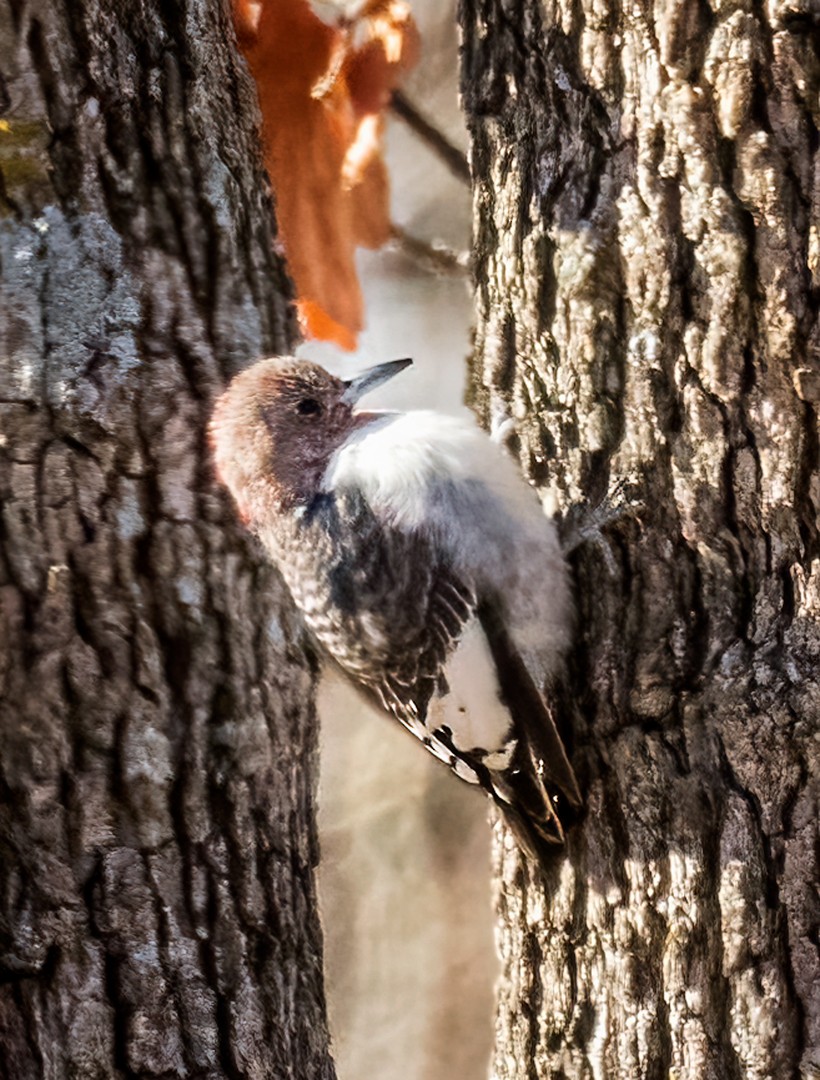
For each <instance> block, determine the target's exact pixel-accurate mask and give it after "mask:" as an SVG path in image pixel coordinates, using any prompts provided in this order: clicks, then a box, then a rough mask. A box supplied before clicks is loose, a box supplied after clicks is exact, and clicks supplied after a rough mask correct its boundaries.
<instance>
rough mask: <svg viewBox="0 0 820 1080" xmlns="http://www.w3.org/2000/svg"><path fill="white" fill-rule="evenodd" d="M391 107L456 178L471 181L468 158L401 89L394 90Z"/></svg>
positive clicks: (467, 182) (466, 181)
mask: <svg viewBox="0 0 820 1080" xmlns="http://www.w3.org/2000/svg"><path fill="white" fill-rule="evenodd" d="M390 108H391V109H392V110H393V112H394V113H395V114H396V116H398V117H399V118H400V119H401V120H403V121H404V122H405V124H407V126H408V127H409V128H410V130H411V131H412V132H414V133H415V134H416V135H418V137H419V138H420V139H421V140H422V141H423V142H425V143H426V144H427V145H428V146H429V147H430V149H431V150H432V151H433V153H434V154H436V156H437V157H439V158H440V159H441V161H443V162H444V164H445V165H446V166H447V168H448V169H449V170H450V172H451V173H452V174H453V176H455V177H456V179H458V180H461V182H462V183H464V184H469V183H470V166H469V164H468V162H467V158H466V157H465V156H464V154H462V152H461V151H460V150H459V149H458V147H457V146H453V144H452V143H451V142H450V141H449V139H447V138H446V136H444V135H442V133H441V132H440V131H439V130H438V128H436V127H433V125H432V124H431V123H430V121H429V120H426V119H425V118H424V117H423V116H422V115H421V113H420V112H419V111H418V109H417V108H416V107H415V105H413V104H412V103H411V102H410V101H408V99H407V98H406V97H405V96H404V94H403V93H402V92H401V90H394V91H393V96H392V98H391V99H390Z"/></svg>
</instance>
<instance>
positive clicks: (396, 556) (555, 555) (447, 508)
mask: <svg viewBox="0 0 820 1080" xmlns="http://www.w3.org/2000/svg"><path fill="white" fill-rule="evenodd" d="M409 363H410V361H409V360H396V361H392V362H390V363H386V364H379V365H377V366H376V367H373V368H370V369H369V370H368V371H365V372H364V373H363V374H362V375H360V376H358V377H357V378H354V379H351V380H349V381H344V380H342V379H339V378H336V377H335V376H333V375H331V374H330V373H329V372H327V371H326V370H325V369H324V368H322V367H320V366H319V365H317V364H314V363H310V362H308V361H304V360H296V359H294V358H292V357H277V358H273V359H268V360H262V361H259V362H258V363H257V364H255V365H254V366H253V367H251V368H249V369H247V370H246V371H244V372H242V373H241V374H239V375H238V376H236V378H235V379H234V380H233V382H232V383H231V385H230V387H229V388H228V390H227V391H226V392H225V393H224V394H223V395H222V397H221V398H220V399H219V401H218V403H217V406H216V409H215V411H214V416H213V420H212V423H211V436H212V440H213V446H214V456H215V460H216V466H217V471H218V474H219V476H220V478H221V480H222V481H223V482H224V483H225V485H226V486H227V487H228V489H229V490H230V492H231V494H232V495H233V497H234V500H235V501H236V504H237V507H238V509H239V512H240V514H241V515H242V518H243V520H244V521H245V522H246V523H247V524H248V525H249V526H250V528H252V529H253V531H254V532H256V533H257V535H258V536H259V538H260V540H261V541H262V543H263V544H264V546H265V548H266V550H267V551H268V553H269V555H270V556H271V558H272V559H273V561H274V562H275V563H276V565H277V566H278V568H279V569H280V571H281V573H282V575H283V577H284V579H285V581H286V583H287V585H288V587H289V588H290V591H291V593H292V594H293V598H294V600H295V601H296V604H297V605H298V606H299V607H300V608H301V610H302V612H303V613H304V617H305V621H306V623H307V625H308V627H309V628H310V629H311V631H312V632H313V634H314V635H315V637H316V638H317V640H318V641H319V643H320V644H321V645H322V646H323V648H324V650H325V651H326V652H327V653H328V654H329V655H330V656H331V657H332V658H333V659H334V660H335V661H336V662H337V663H338V665H339V666H340V667H341V668H342V669H343V670H344V671H345V672H346V673H347V675H348V676H349V677H350V678H351V679H352V680H353V681H354V683H355V684H356V685H357V686H358V687H359V689H360V690H362V691H364V692H365V693H366V694H367V696H369V697H370V698H371V699H375V701H376V702H377V703H378V704H379V705H380V706H381V707H382V708H383V709H385V710H387V711H388V712H389V713H391V714H392V715H393V716H394V717H396V719H398V720H399V721H400V722H401V723H402V724H403V725H404V726H405V727H406V728H407V729H408V730H409V731H411V732H412V733H413V734H414V735H415V736H416V737H417V738H418V739H420V740H421V741H422V743H423V744H424V745H425V746H426V747H427V749H428V750H430V751H431V753H433V754H434V755H435V756H436V757H438V758H440V759H441V760H442V761H444V762H445V763H446V764H448V765H449V766H450V767H451V769H452V770H453V772H455V773H456V775H457V776H459V777H461V779H463V780H466V781H468V782H469V783H474V784H479V785H480V786H481V787H483V788H484V789H485V790H486V791H487V792H488V793H489V795H490V796H491V797H492V798H493V799H494V801H495V802H496V803H497V804H498V806H500V807H501V809H502V810H503V811H504V812H505V814H506V815H507V817H508V819H509V821H510V823H511V824H512V826H513V828H514V829H515V831H516V833H517V835H518V837H519V839H520V840H521V842H522V845H523V846H524V847H525V849H526V850H528V851H529V852H530V853H533V852H534V851H536V850H537V848H538V846H539V842H540V841H541V840H547V841H553V842H555V841H560V840H561V839H563V830H562V826H561V821H560V816H559V813H558V812H556V807H557V806H558V805H559V804H560V803H561V802H562V801H563V802H565V803H566V804H568V805H569V806H570V807H573V808H575V807H577V806H579V805H580V801H581V799H580V794H579V792H578V786H577V783H576V780H575V775H574V773H573V771H572V767H571V766H570V764H569V762H568V760H567V757H566V753H565V751H564V746H563V743H562V741H561V738H560V736H559V734H558V732H557V730H556V728H555V725H554V723H553V720H552V717H551V715H550V711H549V709H548V707H547V705H546V703H545V700H544V697H543V696H542V694H541V692H540V691H539V684H540V685H544V684H545V683H546V682H547V681H548V680H549V679H550V678H551V677H552V676H554V674H555V673H556V671H557V669H558V668H559V666H560V661H561V655H562V653H563V651H564V650H565V649H566V646H567V644H568V639H569V633H570V624H571V599H570V590H569V581H568V574H567V568H566V564H565V562H564V558H563V555H562V552H561V548H560V544H559V541H558V536H557V533H556V529H555V526H554V524H553V522H551V521H550V520H548V519H547V518H546V517H545V516H544V514H543V511H542V509H541V506H540V505H539V502H538V499H537V497H536V495H535V493H534V492H533V491H532V489H531V488H530V487H529V486H528V485H527V484H526V483H525V482H524V480H523V479H522V478H521V476H520V475H519V474H518V472H517V470H516V468H515V465H514V463H513V462H512V460H510V459H509V458H508V457H506V456H505V455H504V454H502V453H501V452H500V451H499V450H498V448H497V447H496V446H495V445H494V444H493V443H492V441H491V440H490V439H489V438H488V436H487V435H486V434H485V433H484V432H482V431H480V430H479V429H478V428H477V427H475V426H474V425H472V424H470V423H469V422H467V421H464V420H461V419H456V418H454V417H450V416H445V415H441V414H437V413H434V412H427V411H418V412H407V413H401V412H364V411H357V410H356V408H355V406H356V403H357V402H358V400H359V399H360V398H361V397H362V396H363V395H364V394H365V393H366V392H367V391H369V390H371V389H373V388H374V387H376V386H378V385H380V384H381V383H382V382H384V381H385V380H387V379H389V378H391V377H392V376H393V375H395V374H397V373H398V372H399V371H401V370H403V369H404V368H405V367H406V366H407V365H408V364H409ZM535 663H537V664H538V665H539V666H540V671H539V672H538V674H537V676H536V678H534V677H533V671H534V667H533V664H535Z"/></svg>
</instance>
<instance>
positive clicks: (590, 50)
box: [460, 0, 820, 1080]
mask: <svg viewBox="0 0 820 1080" xmlns="http://www.w3.org/2000/svg"><path fill="white" fill-rule="evenodd" d="M460 19H461V24H462V30H463V37H464V47H463V70H462V79H463V94H464V101H465V107H466V111H467V116H468V122H469V124H470V127H471V135H472V168H473V174H474V191H475V202H474V214H475V219H474V225H475V230H476V232H475V273H476V283H477V294H476V309H477V330H476V349H475V358H474V365H473V377H472V378H473V387H472V393H473V398H474V402H475V404H476V406H477V408H478V409H479V411H480V412H481V414H482V415H483V416H484V418H485V420H487V421H489V420H490V419H491V418H492V417H493V416H494V415H497V414H499V413H501V412H503V411H508V412H512V414H513V416H514V417H515V418H516V420H517V421H518V426H517V433H516V438H515V440H514V443H515V445H514V447H513V448H514V449H516V450H517V451H518V452H519V453H520V457H521V461H522V464H523V466H524V468H525V469H526V471H527V472H528V474H529V475H530V477H531V478H532V479H533V480H534V481H535V482H536V483H537V484H539V485H541V486H545V487H546V486H552V487H553V488H554V489H555V491H556V492H557V495H558V500H559V505H560V506H561V507H562V508H563V509H564V510H565V511H567V510H568V509H569V508H570V507H572V506H577V505H578V504H586V505H587V507H590V506H594V505H595V504H596V503H599V502H600V501H601V500H602V499H608V504H609V505H610V506H612V505H616V506H620V507H621V508H622V510H623V513H622V514H621V516H620V517H618V518H616V519H615V520H612V521H610V522H609V524H607V525H605V526H604V527H603V530H602V533H603V535H602V538H601V539H600V540H599V542H597V543H596V542H594V540H593V539H587V540H586V541H585V542H584V543H582V544H581V546H580V547H579V548H578V549H577V550H576V553H575V555H574V556H573V561H574V567H575V571H576V581H577V599H578V634H577V644H576V648H575V650H574V652H573V655H572V658H571V661H570V672H569V677H568V684H567V693H566V698H567V703H568V704H567V705H566V709H565V711H569V710H570V704H571V706H572V707H573V708H574V711H575V714H576V715H575V721H574V729H575V730H574V744H575V746H574V754H575V756H574V760H575V763H576V767H577V770H578V773H579V776H580V778H581V782H582V786H583V789H584V791H585V793H586V799H587V813H586V817H585V820H583V821H582V823H581V824H580V825H578V826H576V827H575V828H574V829H573V830H572V831H571V833H570V838H569V843H568V845H567V850H566V853H565V855H564V856H563V857H559V858H558V859H557V860H556V863H555V865H554V866H551V867H550V868H549V869H548V872H547V874H546V876H545V879H544V880H540V879H539V876H538V874H537V873H536V872H535V871H533V868H532V867H531V866H529V865H525V864H522V863H521V861H520V859H519V858H518V856H517V855H516V853H515V851H514V849H513V848H512V847H511V846H510V845H509V844H508V843H502V844H500V845H499V846H498V848H497V850H498V856H497V869H498V872H499V886H498V888H499V896H498V910H499V925H500V941H501V952H502V960H503V964H504V971H505V977H504V980H503V983H502V987H501V992H500V999H499V1004H498V1015H497V1033H498V1044H497V1050H496V1056H495V1064H494V1075H495V1076H496V1077H498V1078H505V1080H506V1078H512V1077H515V1078H523V1077H527V1078H528V1080H529V1078H533V1077H551V1078H553V1077H554V1078H558V1077H561V1078H581V1077H584V1078H586V1077H594V1078H596V1080H604V1078H606V1080H609V1078H615V1077H619V1078H620V1077H630V1078H637V1077H641V1078H643V1077H645V1078H658V1080H659V1078H661V1077H663V1078H666V1077H670V1078H671V1077H674V1078H675V1080H741V1078H743V1080H762V1078H772V1080H787V1078H792V1077H798V1076H801V1077H817V1076H818V1075H820V990H818V987H819V986H820V967H819V966H818V950H817V944H818V908H817V892H816V885H817V855H816V850H817V849H816V844H817V775H818V738H820V736H819V735H818V715H820V685H818V662H819V661H820V623H818V616H819V615H820V561H818V557H819V556H820V544H819V543H818V516H817V513H818V506H820V473H818V462H819V461H820V454H819V453H818V449H819V447H820V443H818V428H817V403H818V401H820V357H819V355H818V332H819V331H818V305H817V297H818V281H817V274H818V261H819V260H820V246H819V245H820V239H819V237H820V234H819V233H818V197H820V181H819V180H818V178H819V177H820V168H819V164H820V158H818V135H817V132H818V126H820V116H819V115H818V113H819V112H820V107H819V106H818V89H819V88H820V62H819V61H818V37H817V31H816V21H815V16H814V15H813V14H812V12H811V11H810V10H809V7H808V6H805V5H803V4H801V3H800V0H771V2H769V3H767V4H751V3H745V2H737V3H736V2H733V0H727V2H719V3H718V2H716V3H713V4H712V5H711V6H710V4H708V3H706V2H704V0H670V2H668V3H667V2H665V0H658V2H657V3H655V4H654V5H647V4H633V5H620V4H612V5H608V4H602V3H600V2H598V0H574V2H566V3H564V2H562V0H554V2H553V0H545V2H539V0H461V4H460ZM619 484H620V485H621V487H620V490H619V488H618V485H619ZM587 513H588V516H589V511H588V512H587ZM533 573H537V567H534V568H533ZM507 839H508V838H507Z"/></svg>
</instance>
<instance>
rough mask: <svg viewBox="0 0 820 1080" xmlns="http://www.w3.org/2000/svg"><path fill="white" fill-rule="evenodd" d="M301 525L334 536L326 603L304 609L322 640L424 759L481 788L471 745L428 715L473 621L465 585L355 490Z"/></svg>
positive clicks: (326, 559) (420, 540) (327, 559)
mask: <svg viewBox="0 0 820 1080" xmlns="http://www.w3.org/2000/svg"><path fill="white" fill-rule="evenodd" d="M308 526H309V527H315V528H321V530H322V532H323V534H324V535H325V536H332V537H334V538H335V539H336V542H335V543H334V544H333V546H332V549H328V547H327V545H325V551H324V554H323V558H322V562H323V565H322V567H321V572H320V573H321V576H322V578H323V580H324V581H325V582H326V591H327V594H328V598H329V603H327V604H325V605H322V606H321V610H313V609H308V606H306V605H303V606H304V607H305V615H306V620H307V622H308V625H309V626H310V627H311V629H312V630H313V632H314V634H315V635H316V637H317V638H318V639H319V641H320V643H321V644H322V645H323V646H324V647H325V649H326V650H327V652H328V653H329V654H330V655H331V656H332V657H333V659H334V660H335V661H336V662H337V663H338V664H339V666H340V667H341V668H342V669H343V670H344V671H345V672H346V673H347V674H348V675H349V676H351V677H352V678H353V680H354V682H355V684H356V685H357V686H358V687H359V689H360V690H362V691H364V692H365V693H366V695H367V696H369V697H370V698H372V699H375V701H376V703H377V704H378V705H379V706H381V707H382V708H383V709H385V710H387V711H388V712H389V713H391V714H392V715H393V716H394V717H395V718H396V719H397V720H399V722H400V723H401V724H403V725H404V726H405V727H406V728H407V729H408V730H409V731H411V732H412V733H413V735H415V736H416V737H417V738H418V739H420V740H421V741H422V742H423V743H424V745H425V746H426V747H427V749H428V750H429V751H430V752H431V753H433V754H434V755H435V756H436V757H438V758H440V759H441V760H442V761H444V762H446V763H447V764H448V765H450V767H451V768H453V769H454V770H455V771H456V772H457V774H458V775H459V776H460V777H461V778H462V779H464V780H468V781H469V782H472V783H482V782H483V777H484V774H485V772H486V770H482V769H481V768H480V767H478V763H477V762H476V760H475V755H472V754H470V753H467V752H466V751H467V750H470V749H472V748H471V747H467V748H465V749H462V748H461V747H460V746H457V745H456V744H455V742H454V741H453V737H452V736H453V733H452V731H451V730H450V729H449V728H447V727H443V728H442V727H440V726H437V724H436V722H435V719H434V718H433V717H432V716H431V710H430V706H431V703H432V702H433V701H434V699H439V698H441V697H444V696H446V694H447V674H446V668H447V664H448V660H449V659H450V657H451V656H452V654H453V652H454V650H455V649H456V647H457V645H458V642H459V639H460V638H461V636H462V635H463V633H464V630H465V627H467V626H468V625H470V624H471V623H472V622H474V621H475V616H476V597H475V593H474V591H473V589H472V587H471V585H470V583H468V582H467V581H465V580H464V578H463V577H462V576H460V575H458V574H456V573H455V572H454V571H453V569H452V567H451V566H450V564H449V562H448V561H447V560H446V558H444V557H443V556H442V554H441V552H440V550H439V549H438V548H437V547H436V545H435V544H434V543H433V542H432V541H430V540H428V539H427V538H425V537H424V536H423V535H421V534H419V533H418V532H412V533H408V532H407V531H404V530H399V529H395V528H391V527H390V526H389V525H387V524H385V522H384V521H381V520H380V519H378V518H377V517H376V516H375V515H374V514H373V512H372V510H371V509H370V508H369V506H368V505H367V503H366V502H365V500H364V499H363V498H361V497H360V496H357V495H355V494H354V493H351V492H346V493H344V494H343V495H338V496H332V497H327V498H325V499H324V500H323V501H322V503H321V504H319V505H317V507H316V508H315V511H314V514H313V515H312V519H311V521H310V522H309V523H308ZM318 546H319V545H310V548H311V550H314V549H317V548H318ZM317 573H319V568H318V567H317ZM507 726H509V725H507Z"/></svg>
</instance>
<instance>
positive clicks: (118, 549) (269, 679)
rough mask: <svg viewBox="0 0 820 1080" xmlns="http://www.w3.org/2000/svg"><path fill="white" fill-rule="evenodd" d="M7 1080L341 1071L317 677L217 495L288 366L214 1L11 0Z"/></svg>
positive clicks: (239, 82) (285, 322)
mask: <svg viewBox="0 0 820 1080" xmlns="http://www.w3.org/2000/svg"><path fill="white" fill-rule="evenodd" d="M0 111H2V121H1V122H0V185H2V186H0V207H1V208H2V220H0V238H1V242H2V248H0V257H1V258H2V301H0V302H1V303H2V310H1V311H0V499H2V513H1V514H0V523H1V524H0V530H1V531H0V601H1V602H2V603H1V606H0V628H2V645H1V646H0V706H2V712H1V713H0V718H1V719H0V1076H3V1077H7V1078H9V1080H29V1078H31V1080H35V1078H36V1080H41V1078H52V1080H65V1078H70V1077H75V1078H77V1080H92V1078H97V1077H138V1076H139V1077H148V1076H152V1077H214V1078H216V1077H230V1078H232V1080H237V1078H240V1077H243V1078H245V1077H247V1078H251V1077H254V1078H263V1077H264V1078H272V1077H275V1078H277V1080H280V1078H283V1077H298V1078H300V1080H306V1078H310V1080H313V1078H314V1077H325V1078H329V1077H332V1076H333V1067H332V1064H331V1063H330V1060H329V1057H328V1046H327V1032H326V1025H325V1019H324V999H323V989H322V975H321V941H320V933H319V927H318V921H317V917H316V908H315V894H314V883H313V867H314V864H315V862H316V845H315V834H314V822H313V805H312V791H313V755H314V739H315V724H314V718H313V712H312V705H311V701H312V689H313V672H312V671H311V669H310V666H309V665H308V664H307V662H306V660H305V656H304V652H303V650H302V649H301V648H300V641H299V635H300V633H301V631H300V630H299V629H298V623H297V622H296V621H295V620H294V619H292V617H291V608H290V605H289V603H288V602H287V601H286V599H285V597H284V596H283V593H282V589H281V587H280V585H279V583H278V581H277V579H275V577H274V576H273V575H272V574H271V572H270V571H269V570H268V569H267V568H266V566H265V564H264V563H263V562H262V561H261V560H260V558H259V556H258V554H257V552H256V550H255V548H254V546H253V544H252V543H250V542H249V541H248V539H247V538H246V537H245V536H243V535H242V533H241V530H240V529H239V528H237V526H236V525H235V523H234V520H233V513H232V511H231V510H230V508H229V507H228V505H227V501H226V499H225V498H223V496H222V495H221V494H220V493H219V492H217V491H216V490H215V487H214V484H213V481H212V477H211V469H210V465H209V461H208V452H207V446H206V435H205V430H206V423H207V419H208V415H209V409H210V402H211V400H212V398H213V395H214V394H215V393H216V392H217V391H218V390H219V388H220V387H221V385H223V383H224V379H225V377H226V375H227V374H228V373H230V372H231V371H232V370H234V369H236V368H238V367H239V366H241V365H243V364H245V363H247V362H249V361H250V360H251V359H253V358H254V357H255V356H257V355H259V354H260V353H264V352H270V351H274V350H278V351H282V350H284V349H285V348H286V347H287V346H288V345H289V344H292V341H293V336H294V332H293V324H292V320H291V316H290V314H289V304H288V299H287V297H288V286H287V283H286V280H285V277H284V273H283V270H282V265H281V262H280V260H279V259H278V258H277V257H276V256H275V255H274V253H273V251H272V248H271V242H270V237H271V227H272V216H271V214H272V212H271V205H270V200H269V198H268V197H267V195H266V194H265V192H266V181H265V180H264V174H263V171H262V169H261V165H260V162H259V159H258V148H257V137H256V125H257V120H258V118H257V112H256V104H255V94H254V92H253V90H252V88H251V86H250V83H249V79H248V76H247V73H246V71H245V70H244V67H243V66H242V65H241V63H240V62H239V61H238V59H237V53H236V49H235V43H234V41H233V31H232V27H231V20H230V13H229V10H228V5H227V3H223V2H220V0H183V2H182V3H180V4H164V3H160V2H156V3H143V2H137V0H86V2H84V3H74V2H71V0H2V2H0Z"/></svg>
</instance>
